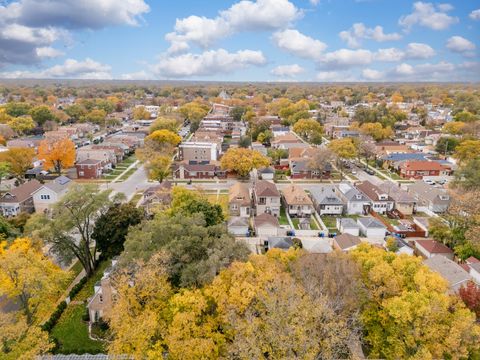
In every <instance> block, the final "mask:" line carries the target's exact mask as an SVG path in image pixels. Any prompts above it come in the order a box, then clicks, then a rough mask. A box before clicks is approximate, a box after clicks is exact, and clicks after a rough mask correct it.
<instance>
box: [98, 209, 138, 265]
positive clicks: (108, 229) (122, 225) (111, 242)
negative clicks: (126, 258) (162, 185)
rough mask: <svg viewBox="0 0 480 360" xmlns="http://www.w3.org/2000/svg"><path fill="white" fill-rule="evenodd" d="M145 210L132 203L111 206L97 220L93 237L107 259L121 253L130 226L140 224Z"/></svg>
mask: <svg viewBox="0 0 480 360" xmlns="http://www.w3.org/2000/svg"><path fill="white" fill-rule="evenodd" d="M142 219H143V211H142V210H141V209H139V208H137V207H136V206H135V205H134V204H132V203H125V204H120V205H114V206H111V207H110V208H109V209H108V210H107V211H106V212H105V213H103V214H102V215H100V217H99V218H98V219H97V221H96V222H95V226H94V228H93V232H92V239H93V240H95V243H96V245H97V249H98V251H100V253H101V254H102V255H101V256H102V257H103V258H105V259H107V258H111V257H114V256H117V255H120V254H121V253H122V251H123V243H124V242H125V237H126V236H127V233H128V230H129V228H130V226H135V225H137V224H139V223H140V222H141V221H142Z"/></svg>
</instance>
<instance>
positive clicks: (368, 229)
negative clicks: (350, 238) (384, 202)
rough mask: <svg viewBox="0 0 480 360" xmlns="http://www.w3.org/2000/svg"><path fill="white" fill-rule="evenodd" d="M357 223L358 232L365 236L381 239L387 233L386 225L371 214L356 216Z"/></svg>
mask: <svg viewBox="0 0 480 360" xmlns="http://www.w3.org/2000/svg"><path fill="white" fill-rule="evenodd" d="M357 224H358V225H359V226H360V233H361V234H362V236H364V237H366V238H369V239H382V240H383V239H384V238H385V235H386V234H387V227H386V226H385V225H383V224H382V223H381V222H380V221H379V220H377V219H375V218H374V217H372V216H368V217H364V218H358V219H357Z"/></svg>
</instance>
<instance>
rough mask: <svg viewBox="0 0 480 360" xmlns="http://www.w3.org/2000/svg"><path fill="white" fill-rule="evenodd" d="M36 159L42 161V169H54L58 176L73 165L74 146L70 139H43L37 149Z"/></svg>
mask: <svg viewBox="0 0 480 360" xmlns="http://www.w3.org/2000/svg"><path fill="white" fill-rule="evenodd" d="M38 158H39V159H44V160H45V162H44V164H43V167H44V169H47V170H48V169H52V168H53V169H54V170H55V172H57V173H58V175H60V174H61V173H62V169H65V168H70V167H72V166H73V164H74V163H75V145H74V144H73V141H72V140H70V139H67V138H65V139H55V140H53V139H45V140H43V141H42V142H41V143H40V146H39V147H38Z"/></svg>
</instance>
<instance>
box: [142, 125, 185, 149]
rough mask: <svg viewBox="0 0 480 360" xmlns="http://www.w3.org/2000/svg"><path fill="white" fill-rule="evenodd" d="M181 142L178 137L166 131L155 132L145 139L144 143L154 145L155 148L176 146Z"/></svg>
mask: <svg viewBox="0 0 480 360" xmlns="http://www.w3.org/2000/svg"><path fill="white" fill-rule="evenodd" d="M181 141H182V138H181V137H180V136H179V135H177V134H176V133H174V132H172V131H170V130H166V129H162V130H156V131H154V132H152V133H151V134H150V135H148V136H147V137H146V138H145V142H150V143H152V144H155V146H156V147H163V146H165V145H169V146H177V145H178V144H179V143H180V142H181Z"/></svg>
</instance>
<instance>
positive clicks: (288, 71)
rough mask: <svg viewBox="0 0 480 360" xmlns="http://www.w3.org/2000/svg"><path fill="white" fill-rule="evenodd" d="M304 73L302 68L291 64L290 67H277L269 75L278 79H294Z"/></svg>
mask: <svg viewBox="0 0 480 360" xmlns="http://www.w3.org/2000/svg"><path fill="white" fill-rule="evenodd" d="M304 71H305V69H304V68H302V67H301V66H300V65H298V64H292V65H280V66H277V67H276V68H273V69H272V70H271V71H270V73H271V74H272V75H275V76H278V77H282V78H284V77H287V78H290V77H295V76H297V75H299V74H301V73H303V72H304Z"/></svg>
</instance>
